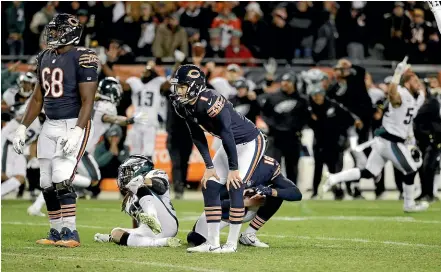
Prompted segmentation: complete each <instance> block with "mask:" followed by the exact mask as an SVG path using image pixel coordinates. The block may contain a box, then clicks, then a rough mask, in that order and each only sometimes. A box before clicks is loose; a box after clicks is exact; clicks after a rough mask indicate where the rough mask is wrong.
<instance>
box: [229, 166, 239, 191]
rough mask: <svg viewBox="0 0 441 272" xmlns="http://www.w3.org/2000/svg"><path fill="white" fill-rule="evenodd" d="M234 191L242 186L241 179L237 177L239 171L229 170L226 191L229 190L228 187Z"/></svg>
mask: <svg viewBox="0 0 441 272" xmlns="http://www.w3.org/2000/svg"><path fill="white" fill-rule="evenodd" d="M231 185H232V186H233V187H234V189H239V188H240V187H241V186H242V179H241V178H240V175H239V170H230V171H229V172H228V178H227V190H230V186H231Z"/></svg>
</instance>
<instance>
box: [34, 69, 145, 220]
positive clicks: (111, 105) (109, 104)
mask: <svg viewBox="0 0 441 272" xmlns="http://www.w3.org/2000/svg"><path fill="white" fill-rule="evenodd" d="M121 98H122V87H121V84H120V83H119V81H118V80H117V79H116V78H113V77H106V78H104V79H102V80H101V81H100V83H99V84H98V89H97V93H96V95H95V100H96V101H95V104H94V106H93V109H94V111H93V112H94V113H93V121H92V123H93V129H94V133H93V135H91V139H90V140H89V142H88V144H87V146H86V151H85V152H84V155H83V157H82V158H81V161H80V162H79V164H78V167H77V169H76V174H75V177H74V178H73V181H72V185H73V186H75V188H76V190H82V188H88V187H89V186H90V185H91V184H92V185H95V186H96V185H98V181H99V180H100V179H101V173H100V170H99V167H98V163H97V162H96V161H95V158H94V157H93V153H94V150H95V146H96V144H97V143H98V142H99V140H100V138H101V136H103V135H104V133H106V131H107V130H108V129H109V127H110V125H111V124H118V125H120V126H127V125H130V124H134V123H140V124H144V122H146V119H147V116H146V115H145V114H144V113H142V112H141V113H139V114H137V115H136V116H134V117H131V118H127V117H126V116H120V115H118V114H117V110H116V107H117V106H118V104H119V102H120V101H121ZM28 134H29V130H28ZM44 203H45V202H44V198H43V195H42V194H40V195H39V196H38V197H37V199H36V200H35V201H34V203H33V204H32V205H31V206H29V208H28V214H29V215H36V216H44V214H43V213H42V212H41V209H42V207H43V205H44Z"/></svg>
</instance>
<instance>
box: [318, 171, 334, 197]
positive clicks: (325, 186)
mask: <svg viewBox="0 0 441 272" xmlns="http://www.w3.org/2000/svg"><path fill="white" fill-rule="evenodd" d="M331 188H332V186H331V184H330V182H329V173H328V172H325V173H323V175H322V179H321V181H320V184H319V189H318V194H319V197H320V198H323V196H324V195H325V193H327V192H328V191H329V190H331Z"/></svg>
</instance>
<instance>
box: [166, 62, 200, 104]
mask: <svg viewBox="0 0 441 272" xmlns="http://www.w3.org/2000/svg"><path fill="white" fill-rule="evenodd" d="M170 83H171V84H172V86H173V94H174V95H175V97H176V100H177V102H179V103H182V104H188V103H189V102H191V101H194V100H196V98H197V97H198V96H199V94H200V93H201V92H202V91H204V90H205V88H206V85H205V74H204V72H202V70H201V69H200V68H199V67H197V66H196V65H193V64H186V65H181V66H179V68H178V70H176V72H175V74H174V75H173V78H171V79H170ZM178 85H186V86H187V87H188V88H187V91H186V92H185V94H178V93H177V87H178Z"/></svg>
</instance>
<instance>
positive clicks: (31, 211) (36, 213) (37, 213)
mask: <svg viewBox="0 0 441 272" xmlns="http://www.w3.org/2000/svg"><path fill="white" fill-rule="evenodd" d="M27 212H28V214H29V215H31V216H41V217H45V216H46V215H45V214H44V213H42V212H41V211H40V210H38V209H36V208H34V206H29V208H28V210H27Z"/></svg>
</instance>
